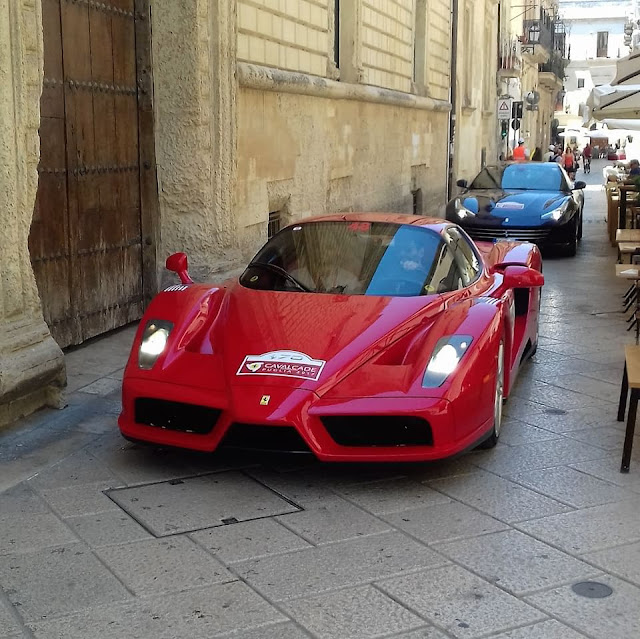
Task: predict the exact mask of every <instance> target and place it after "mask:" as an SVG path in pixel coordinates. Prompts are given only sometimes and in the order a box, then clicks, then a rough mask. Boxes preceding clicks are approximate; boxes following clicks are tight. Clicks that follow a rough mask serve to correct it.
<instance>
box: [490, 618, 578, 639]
mask: <svg viewBox="0 0 640 639" xmlns="http://www.w3.org/2000/svg"><path fill="white" fill-rule="evenodd" d="M491 639H585V635H583V634H581V633H579V632H576V631H575V630H572V629H571V628H569V627H568V626H565V625H564V624H562V623H560V622H559V621H556V620H555V619H551V620H549V621H543V622H541V623H536V624H533V625H532V626H525V627H524V628H517V629H516V630H509V631H507V632H504V633H502V632H501V633H500V634H499V635H492V637H491Z"/></svg>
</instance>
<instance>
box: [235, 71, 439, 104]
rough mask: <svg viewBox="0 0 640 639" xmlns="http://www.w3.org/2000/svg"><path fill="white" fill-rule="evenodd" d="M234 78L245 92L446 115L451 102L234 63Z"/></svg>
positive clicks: (299, 73) (305, 74)
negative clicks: (291, 95) (324, 99)
mask: <svg viewBox="0 0 640 639" xmlns="http://www.w3.org/2000/svg"><path fill="white" fill-rule="evenodd" d="M237 78H238V84H239V86H240V87H242V88H244V89H255V90H258V91H276V92H278V93H295V94H298V95H308V96H313V97H318V98H328V99H332V100H355V101H358V102H373V103H376V104H388V105H390V106H399V107H405V108H407V109H421V110H424V111H443V112H448V111H450V110H451V103H450V102H448V101H446V100H436V99H434V98H429V97H423V96H419V95H415V94H413V93H403V92H402V91H394V90H392V89H384V88H382V87H376V86H371V85H368V84H351V83H348V82H337V81H335V80H329V79H327V78H321V77H319V76H315V75H310V74H308V73H301V72H296V71H285V70H283V69H274V68H272V67H263V66H260V65H257V64H249V63H248V62H238V63H237Z"/></svg>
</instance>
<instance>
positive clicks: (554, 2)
mask: <svg viewBox="0 0 640 639" xmlns="http://www.w3.org/2000/svg"><path fill="white" fill-rule="evenodd" d="M499 24H500V33H499V40H498V41H499V52H498V80H499V84H500V89H499V92H500V94H501V95H509V96H511V97H512V98H513V99H514V100H518V101H522V102H523V107H524V108H523V118H522V120H521V122H520V124H521V128H520V129H519V130H518V132H517V133H515V132H514V131H513V130H511V129H509V136H508V138H507V140H506V141H504V142H502V143H501V148H502V150H503V152H504V153H507V152H508V150H510V149H512V148H513V146H514V145H515V143H516V141H517V139H518V138H519V137H522V138H523V139H524V141H525V145H526V146H527V148H529V150H530V151H531V152H533V151H534V150H535V149H536V147H538V148H540V150H541V152H542V153H544V152H545V150H546V149H547V148H548V146H549V144H550V143H551V142H552V141H553V139H552V138H553V131H554V111H555V109H556V105H557V103H558V100H559V99H560V100H561V91H562V86H563V80H564V74H565V66H566V58H567V55H568V47H567V38H566V27H565V25H564V23H563V22H562V20H561V18H560V16H559V11H558V0H525V1H524V2H520V1H517V2H516V0H508V1H507V2H502V3H501V4H500V15H499Z"/></svg>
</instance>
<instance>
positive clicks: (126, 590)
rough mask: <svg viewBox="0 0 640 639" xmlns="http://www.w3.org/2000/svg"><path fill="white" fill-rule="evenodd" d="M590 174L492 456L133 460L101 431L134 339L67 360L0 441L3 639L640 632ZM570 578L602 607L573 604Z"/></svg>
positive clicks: (638, 479) (597, 179) (609, 261)
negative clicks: (47, 390)
mask: <svg viewBox="0 0 640 639" xmlns="http://www.w3.org/2000/svg"><path fill="white" fill-rule="evenodd" d="M593 164H594V166H593V172H592V173H591V175H590V176H588V178H589V182H590V184H591V185H590V186H589V187H588V189H587V191H586V198H587V204H586V208H585V213H586V218H585V226H584V240H583V242H582V245H581V247H580V249H579V253H578V256H577V257H576V258H574V259H572V258H569V259H567V258H550V259H547V260H546V262H545V268H544V270H545V275H546V281H547V283H546V286H545V289H544V295H543V307H542V311H543V315H542V324H541V327H540V334H541V339H540V347H539V349H538V352H537V354H536V355H535V357H534V360H533V361H532V362H530V363H528V364H527V365H526V367H525V369H524V371H523V374H522V376H521V377H520V379H519V381H518V383H517V385H516V387H515V391H514V394H513V396H512V397H511V398H510V400H509V402H508V403H507V405H506V407H505V411H506V421H505V424H504V427H503V434H502V437H501V440H500V441H501V443H500V444H499V446H498V447H496V448H495V449H494V450H491V451H478V452H472V453H469V454H467V455H464V456H462V457H460V458H458V459H455V460H451V461H446V462H441V463H438V464H428V465H424V464H422V465H421V464H416V465H393V466H388V465H383V466H376V465H326V464H325V465H323V464H319V463H316V462H314V461H313V460H312V459H309V458H307V457H306V456H304V457H301V456H285V455H279V456H274V455H270V456H265V455H257V454H255V453H254V454H251V453H247V452H234V453H231V452H228V451H227V452H223V453H220V454H216V455H213V456H203V455H196V454H189V453H182V452H176V451H167V450H155V449H152V448H143V447H139V446H136V445H133V444H131V443H127V442H126V441H125V440H123V439H122V438H121V437H120V435H119V433H118V431H117V427H116V415H117V413H118V411H119V385H120V378H121V375H122V370H123V366H124V363H125V360H126V357H127V354H128V350H129V346H130V342H131V339H132V335H133V330H134V329H133V328H127V329H125V330H122V331H119V332H117V333H115V334H112V335H110V336H108V337H106V338H103V339H100V340H96V341H94V342H92V343H90V344H88V345H86V346H85V347H83V348H80V349H77V350H74V351H71V352H69V353H67V365H68V372H69V394H68V402H69V405H68V407H67V408H66V409H64V410H62V411H54V410H47V411H42V412H40V413H38V414H36V415H34V416H32V417H30V418H28V419H26V420H23V421H22V422H21V423H20V424H18V425H16V426H15V427H13V428H11V429H7V430H4V431H2V433H0V585H1V586H2V590H1V591H0V638H1V639H14V638H17V637H37V638H38V639H53V638H64V639H106V638H118V639H121V638H125V637H126V638H133V637H136V638H150V639H164V638H172V637H176V638H189V639H197V638H203V639H204V638H207V639H209V638H212V637H235V638H242V639H270V638H273V639H299V638H303V637H322V638H327V639H333V638H335V639H347V638H351V637H353V638H365V637H398V638H403V639H443V638H445V637H449V638H452V637H459V638H461V639H471V638H479V637H492V638H494V639H578V638H580V637H590V638H591V639H623V638H624V639H627V638H629V637H632V638H633V637H638V636H640V605H638V604H639V603H640V442H639V443H638V444H637V445H636V450H635V453H634V459H633V461H632V467H631V473H630V474H629V475H621V474H620V473H619V467H620V456H621V450H622V440H623V435H624V426H623V424H619V423H618V422H616V408H617V398H618V392H619V382H620V378H621V372H622V371H621V369H622V361H623V356H622V353H623V345H624V344H625V343H629V342H631V341H632V340H633V336H632V334H631V333H627V332H625V331H626V324H625V321H624V317H623V315H622V313H621V312H620V310H621V293H622V292H623V291H624V289H625V286H624V284H623V283H621V282H619V281H617V280H616V278H615V276H614V266H613V265H614V263H615V251H614V249H612V248H611V247H610V246H609V245H608V243H607V240H606V227H605V222H604V216H605V198H604V193H603V191H602V189H601V187H600V184H601V181H602V173H601V167H602V165H603V164H604V162H603V161H599V162H598V161H594V163H593ZM578 178H579V179H582V178H583V175H582V173H580V174H579V175H578ZM223 520H224V522H226V523H227V525H224V523H223ZM236 522H237V523H236ZM585 580H594V581H596V582H601V583H603V584H606V585H608V586H610V587H611V589H612V591H613V592H612V594H610V595H609V596H608V597H605V598H590V597H584V596H581V595H579V594H576V593H575V592H574V591H573V590H572V586H573V585H574V584H576V583H578V582H582V581H585ZM590 594H597V593H596V592H592V593H590Z"/></svg>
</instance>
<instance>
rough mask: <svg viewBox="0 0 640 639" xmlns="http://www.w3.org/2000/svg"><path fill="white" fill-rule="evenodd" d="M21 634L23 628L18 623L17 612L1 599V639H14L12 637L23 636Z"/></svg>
mask: <svg viewBox="0 0 640 639" xmlns="http://www.w3.org/2000/svg"><path fill="white" fill-rule="evenodd" d="M21 632H22V627H21V625H20V623H18V619H17V610H12V609H10V607H9V604H5V603H4V601H3V600H2V599H0V639H3V638H4V637H5V636H6V637H7V639H12V637H17V636H18V635H21Z"/></svg>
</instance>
